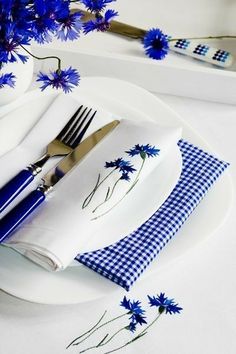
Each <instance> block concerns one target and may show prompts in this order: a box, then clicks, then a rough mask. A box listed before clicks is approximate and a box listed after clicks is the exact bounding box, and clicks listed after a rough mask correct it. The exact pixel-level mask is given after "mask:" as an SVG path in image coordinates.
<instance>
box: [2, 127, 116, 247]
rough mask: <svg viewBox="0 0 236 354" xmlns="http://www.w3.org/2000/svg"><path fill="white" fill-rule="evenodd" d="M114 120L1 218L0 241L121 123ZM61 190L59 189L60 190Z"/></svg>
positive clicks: (71, 154) (80, 146)
mask: <svg viewBox="0 0 236 354" xmlns="http://www.w3.org/2000/svg"><path fill="white" fill-rule="evenodd" d="M119 123H120V122H119V120H114V121H112V122H111V123H108V124H106V125H105V126H103V127H102V128H100V129H98V130H97V131H95V132H94V133H93V134H91V135H89V136H88V137H87V138H86V139H84V140H83V141H82V142H81V143H80V144H79V145H78V146H77V147H76V148H75V149H74V150H73V151H72V152H71V153H70V154H68V155H67V156H66V157H64V158H63V159H62V160H60V162H59V163H58V164H57V165H56V166H55V167H53V168H52V169H51V170H50V171H49V172H48V173H47V174H46V175H45V176H44V177H43V178H42V184H40V185H39V186H38V188H37V189H36V190H34V191H32V192H31V193H29V194H28V196H26V197H25V198H24V199H23V200H22V201H20V203H19V204H17V205H16V206H15V207H14V208H13V209H12V210H11V211H10V212H9V213H8V214H6V215H5V216H4V217H3V218H2V219H1V220H0V242H2V241H4V239H5V238H6V237H8V236H9V235H10V234H11V233H12V232H13V231H14V230H15V229H16V228H17V227H18V226H19V225H20V224H21V223H22V222H23V221H24V220H25V219H26V218H27V217H28V216H29V215H30V214H31V213H32V212H33V211H34V210H35V209H36V208H38V206H39V205H41V204H42V203H43V201H44V200H45V199H46V196H47V194H48V193H49V192H50V191H51V190H52V189H53V187H54V186H55V185H56V184H57V182H59V181H60V180H61V179H62V178H63V177H64V176H65V175H66V174H67V173H68V172H69V171H71V169H73V168H74V167H75V166H76V165H77V164H78V163H79V162H80V161H81V160H82V159H83V158H84V157H85V156H86V155H87V154H88V153H89V152H90V151H91V150H92V149H93V148H94V147H95V146H96V145H97V144H98V143H99V142H100V141H101V140H102V139H103V138H104V137H105V136H107V134H108V133H110V132H111V131H112V130H113V129H114V128H116V127H117V126H118V125H119ZM58 192H59V191H58Z"/></svg>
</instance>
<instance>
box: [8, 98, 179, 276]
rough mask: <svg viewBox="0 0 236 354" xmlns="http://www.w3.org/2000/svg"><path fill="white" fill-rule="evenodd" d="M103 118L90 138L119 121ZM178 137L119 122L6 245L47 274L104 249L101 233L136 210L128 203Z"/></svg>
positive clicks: (175, 132)
mask: <svg viewBox="0 0 236 354" xmlns="http://www.w3.org/2000/svg"><path fill="white" fill-rule="evenodd" d="M55 104H56V103H55ZM51 112H52V110H51ZM100 114H101V112H98V116H100ZM102 116H103V120H97V121H96V123H94V124H92V125H91V127H90V130H89V132H88V133H87V135H88V134H89V133H91V132H92V131H95V130H96V129H97V128H98V127H99V126H101V125H104V124H105V123H108V121H111V120H113V119H114V118H115V117H113V116H112V115H111V114H108V113H106V114H105V113H104V112H102ZM98 121H99V124H98ZM101 123H102V124H101ZM39 134H40V132H39ZM180 137H181V129H179V128H163V127H160V126H158V125H157V124H155V123H152V122H148V123H147V121H145V122H139V123H136V122H131V121H129V120H127V119H122V118H121V119H120V124H119V126H118V127H116V128H115V130H114V131H113V132H111V133H110V134H109V135H108V136H107V137H105V138H104V140H103V141H101V142H100V143H99V144H98V145H97V146H96V147H95V148H94V149H93V150H92V151H91V152H90V153H89V154H88V155H87V156H86V157H85V158H84V159H83V160H82V162H81V163H80V164H78V165H77V166H76V168H74V169H73V170H72V171H71V172H70V173H69V174H68V175H66V176H65V177H64V178H63V179H62V180H61V181H60V182H59V183H58V184H57V185H56V186H55V189H54V191H53V192H52V193H51V194H49V195H48V197H47V201H46V202H45V203H44V205H42V206H41V207H40V208H39V209H38V210H37V211H36V212H35V213H34V214H33V215H32V216H31V217H30V218H29V219H28V220H26V221H25V222H24V224H23V225H22V226H21V227H20V228H18V230H17V231H16V232H15V233H14V234H13V235H12V236H11V237H10V238H9V239H8V240H7V241H6V244H7V245H8V246H10V247H12V248H14V249H16V250H17V251H19V252H21V253H22V254H24V255H25V256H26V257H28V258H30V259H31V260H33V261H34V262H36V263H38V264H39V265H41V266H43V267H45V268H46V269H49V270H63V269H65V268H66V267H67V266H68V265H69V264H70V263H71V262H72V261H73V259H74V258H75V256H76V255H77V254H78V253H81V252H84V251H88V250H91V248H92V249H94V248H93V243H94V245H95V248H98V247H104V246H106V245H107V240H106V243H105V244H104V241H103V235H102V233H103V230H104V228H105V227H106V225H107V224H108V223H109V222H110V220H114V218H113V219H112V217H113V216H114V215H119V212H120V210H121V208H122V209H123V208H127V217H128V214H129V213H132V212H133V210H130V209H129V208H128V207H127V206H128V205H129V206H130V202H129V203H127V201H128V200H131V199H132V196H133V195H134V194H135V193H138V191H140V188H142V184H143V183H145V179H146V177H147V176H148V175H149V174H150V173H151V171H152V170H153V169H155V168H158V165H159V164H160V163H161V161H162V160H163V159H164V158H165V156H167V155H168V152H169V151H170V149H172V148H173V147H174V146H176V144H177V142H178V140H179V139H180ZM170 173H171V171H170ZM147 202H148V201H147ZM133 208H134V210H135V205H134V206H133ZM125 210H126V209H125ZM116 220H118V222H122V220H119V218H116ZM115 227H116V225H114V228H115ZM130 231H132V230H129V232H130ZM123 236H124V235H120V237H123ZM111 240H112V241H111V242H114V239H112V237H111ZM115 241H117V240H115ZM108 244H109V242H108Z"/></svg>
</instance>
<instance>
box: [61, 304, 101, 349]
mask: <svg viewBox="0 0 236 354" xmlns="http://www.w3.org/2000/svg"><path fill="white" fill-rule="evenodd" d="M106 313H107V310H106V311H104V313H103V315H102V316H101V317H100V318H99V320H98V322H97V323H95V325H94V326H93V327H92V328H90V329H89V330H88V331H86V332H84V333H83V334H81V335H80V336H79V337H77V338H75V339H74V340H73V341H72V342H71V343H70V344H69V345H68V346H67V347H66V349H68V348H69V347H70V346H71V345H73V344H74V343H75V342H76V341H77V340H78V339H80V338H82V337H83V336H85V335H86V334H88V333H90V332H91V331H93V330H94V329H95V328H96V327H97V326H98V325H99V323H101V321H102V320H103V318H104V317H105V315H106Z"/></svg>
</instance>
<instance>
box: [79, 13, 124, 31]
mask: <svg viewBox="0 0 236 354" xmlns="http://www.w3.org/2000/svg"><path fill="white" fill-rule="evenodd" d="M116 16H118V12H117V11H114V10H107V11H106V12H105V14H104V16H102V15H100V14H99V15H98V16H97V17H96V18H95V20H90V21H88V22H86V23H84V25H83V32H84V33H85V34H87V33H89V32H92V31H100V32H104V31H107V30H108V29H109V27H110V22H111V21H112V20H113V19H114V18H115V17H116Z"/></svg>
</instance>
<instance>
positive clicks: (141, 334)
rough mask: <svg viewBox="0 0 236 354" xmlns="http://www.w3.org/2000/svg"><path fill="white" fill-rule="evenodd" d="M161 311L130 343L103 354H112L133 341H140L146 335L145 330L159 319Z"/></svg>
mask: <svg viewBox="0 0 236 354" xmlns="http://www.w3.org/2000/svg"><path fill="white" fill-rule="evenodd" d="M162 313H163V311H162V312H161V313H159V314H158V315H157V317H156V318H154V320H153V321H152V322H151V323H150V324H149V325H148V326H146V327H145V328H144V329H143V330H142V331H141V332H140V333H139V334H138V335H137V336H136V337H134V338H133V339H131V340H130V341H128V342H126V343H125V344H123V345H122V346H120V347H118V348H115V349H113V350H110V351H109V352H106V353H104V354H110V353H114V352H116V351H118V350H120V349H122V348H124V347H126V346H127V345H129V344H131V343H133V342H134V341H136V340H138V339H140V338H141V337H143V336H144V335H145V334H147V330H148V329H149V328H150V327H151V326H152V325H153V324H154V323H155V322H156V321H157V320H158V319H159V318H160V316H161V315H162Z"/></svg>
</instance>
